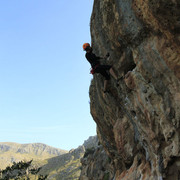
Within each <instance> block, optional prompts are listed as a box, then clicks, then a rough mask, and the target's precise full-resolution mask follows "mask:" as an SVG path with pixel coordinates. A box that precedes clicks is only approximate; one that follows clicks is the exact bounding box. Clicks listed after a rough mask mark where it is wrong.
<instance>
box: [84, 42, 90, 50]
mask: <svg viewBox="0 0 180 180" xmlns="http://www.w3.org/2000/svg"><path fill="white" fill-rule="evenodd" d="M87 47H91V46H90V44H89V43H84V44H83V50H84V51H85V50H86V48H87Z"/></svg>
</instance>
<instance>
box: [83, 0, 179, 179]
mask: <svg viewBox="0 0 180 180" xmlns="http://www.w3.org/2000/svg"><path fill="white" fill-rule="evenodd" d="M179 9H180V1H178V0H133V1H132V0H95V1H94V6H93V12H92V16H91V38H92V47H93V51H94V53H95V54H96V55H99V56H104V55H105V54H106V53H107V52H109V53H110V60H107V61H104V63H105V64H112V65H113V67H114V69H115V71H116V72H117V74H118V76H119V77H122V78H121V80H120V86H119V87H117V86H116V83H115V80H114V79H113V78H111V80H110V82H109V93H107V94H105V95H104V94H103V92H102V88H103V78H102V76H101V75H98V74H95V75H94V77H93V80H92V82H91V86H90V100H91V103H90V108H91V114H92V116H93V119H94V121H95V122H96V124H97V134H98V137H99V140H100V142H101V144H102V145H103V148H104V150H105V151H106V153H107V154H108V156H109V158H110V159H111V163H112V165H113V169H114V172H113V173H114V179H116V180H124V179H128V180H133V179H144V180H145V179H150V180H156V179H157V180H159V179H165V180H178V179H180V124H179V122H180V11H179ZM94 167H95V168H97V166H94ZM91 172H92V168H91ZM91 172H89V173H86V175H87V176H86V177H85V176H84V177H83V178H81V179H91V180H93V179H94V180H95V178H93V177H91V178H90V177H88V174H91ZM97 172H98V170H97Z"/></svg>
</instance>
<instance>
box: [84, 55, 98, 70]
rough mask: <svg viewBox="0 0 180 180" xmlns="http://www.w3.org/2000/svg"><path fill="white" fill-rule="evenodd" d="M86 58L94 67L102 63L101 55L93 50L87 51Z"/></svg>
mask: <svg viewBox="0 0 180 180" xmlns="http://www.w3.org/2000/svg"><path fill="white" fill-rule="evenodd" d="M86 59H87V60H88V61H89V63H90V64H91V67H92V68H94V67H95V66H96V65H98V64H100V62H99V59H101V58H100V57H98V56H96V55H95V54H94V53H92V52H87V53H86Z"/></svg>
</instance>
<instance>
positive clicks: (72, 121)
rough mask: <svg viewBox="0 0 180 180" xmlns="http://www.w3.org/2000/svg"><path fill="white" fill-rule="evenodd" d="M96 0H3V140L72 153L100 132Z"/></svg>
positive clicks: (0, 6) (0, 43) (0, 30)
mask: <svg viewBox="0 0 180 180" xmlns="http://www.w3.org/2000/svg"><path fill="white" fill-rule="evenodd" d="M92 6H93V0H88V1H83V0H78V1H75V0H70V1H67V0H26V1H25V0H6V1H0V24H1V28H0V122H1V125H0V142H17V143H33V142H41V143H45V144H48V145H51V146H54V147H58V148H62V149H66V150H70V149H71V148H76V147H78V146H79V145H81V144H82V143H83V142H84V140H86V139H87V138H88V137H89V136H92V135H95V134H96V125H95V123H94V121H93V119H92V117H91V115H90V107H89V85H90V81H91V79H92V76H91V75H90V74H89V68H90V65H89V64H88V62H87V61H86V59H85V57H84V54H85V53H84V51H83V50H82V44H83V43H84V42H90V16H91V12H92Z"/></svg>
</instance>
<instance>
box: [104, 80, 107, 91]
mask: <svg viewBox="0 0 180 180" xmlns="http://www.w3.org/2000/svg"><path fill="white" fill-rule="evenodd" d="M107 85H108V80H104V93H106V92H107Z"/></svg>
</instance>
